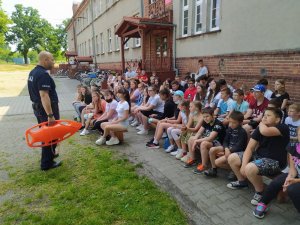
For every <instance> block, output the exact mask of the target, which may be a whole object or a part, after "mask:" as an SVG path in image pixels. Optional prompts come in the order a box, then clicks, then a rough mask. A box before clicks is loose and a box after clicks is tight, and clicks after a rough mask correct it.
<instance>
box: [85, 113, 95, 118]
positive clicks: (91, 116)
mask: <svg viewBox="0 0 300 225" xmlns="http://www.w3.org/2000/svg"><path fill="white" fill-rule="evenodd" d="M93 116H94V113H87V114H84V116H83V117H84V119H86V120H87V119H91V118H93Z"/></svg>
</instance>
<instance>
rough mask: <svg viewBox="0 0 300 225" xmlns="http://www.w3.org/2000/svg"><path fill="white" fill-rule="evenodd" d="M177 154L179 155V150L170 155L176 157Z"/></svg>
mask: <svg viewBox="0 0 300 225" xmlns="http://www.w3.org/2000/svg"><path fill="white" fill-rule="evenodd" d="M177 154H178V150H177V151H174V152H171V153H170V155H172V156H176V155H177Z"/></svg>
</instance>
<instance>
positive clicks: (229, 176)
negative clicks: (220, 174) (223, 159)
mask: <svg viewBox="0 0 300 225" xmlns="http://www.w3.org/2000/svg"><path fill="white" fill-rule="evenodd" d="M227 180H229V181H236V180H237V177H236V175H235V174H234V172H233V171H230V173H229V174H228V176H227Z"/></svg>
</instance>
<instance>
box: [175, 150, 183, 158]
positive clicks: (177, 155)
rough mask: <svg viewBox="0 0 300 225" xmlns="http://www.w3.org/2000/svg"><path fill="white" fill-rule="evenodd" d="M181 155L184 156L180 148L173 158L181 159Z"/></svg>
mask: <svg viewBox="0 0 300 225" xmlns="http://www.w3.org/2000/svg"><path fill="white" fill-rule="evenodd" d="M183 155H184V151H183V150H182V149H181V148H179V149H178V153H177V154H176V156H175V158H176V159H181V158H182V157H183Z"/></svg>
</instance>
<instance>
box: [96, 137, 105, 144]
mask: <svg viewBox="0 0 300 225" xmlns="http://www.w3.org/2000/svg"><path fill="white" fill-rule="evenodd" d="M105 141H106V140H105V137H103V136H101V137H100V138H99V139H98V140H97V141H96V142H95V144H96V145H104V144H105Z"/></svg>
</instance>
